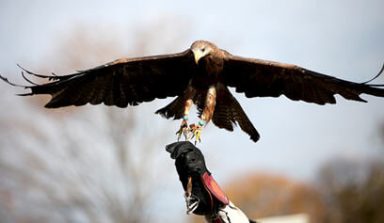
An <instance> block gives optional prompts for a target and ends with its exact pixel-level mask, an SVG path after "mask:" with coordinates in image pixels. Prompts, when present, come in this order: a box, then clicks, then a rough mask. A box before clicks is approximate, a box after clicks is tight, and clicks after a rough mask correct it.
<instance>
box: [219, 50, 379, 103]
mask: <svg viewBox="0 0 384 223" xmlns="http://www.w3.org/2000/svg"><path fill="white" fill-rule="evenodd" d="M225 59H226V60H225V65H224V70H223V75H222V78H223V82H224V83H225V84H226V85H228V86H230V87H235V89H236V91H237V92H242V93H245V95H246V97H249V98H252V97H268V96H270V97H279V96H280V95H285V96H286V97H288V98H289V99H291V100H302V101H305V102H311V103H317V104H321V105H322V104H327V103H331V104H334V103H336V99H335V97H334V95H336V94H339V95H341V96H343V97H344V98H346V99H349V100H355V101H363V102H365V100H364V99H362V98H361V97H360V96H359V95H360V94H363V93H365V94H370V95H374V96H379V97H384V89H383V88H380V87H377V86H375V85H370V84H367V83H353V82H350V81H345V80H341V79H338V78H335V77H332V76H329V75H325V74H321V73H318V72H314V71H311V70H308V69H304V68H302V67H299V66H296V65H292V64H284V63H278V62H273V61H267V60H259V59H249V58H243V57H238V56H233V55H231V54H229V53H226V58H225ZM381 72H382V71H381Z"/></svg>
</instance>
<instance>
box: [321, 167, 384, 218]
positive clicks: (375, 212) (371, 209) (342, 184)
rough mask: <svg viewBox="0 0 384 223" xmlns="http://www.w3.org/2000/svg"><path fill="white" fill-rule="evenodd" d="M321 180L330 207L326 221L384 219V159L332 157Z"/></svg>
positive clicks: (323, 169) (324, 169)
mask: <svg viewBox="0 0 384 223" xmlns="http://www.w3.org/2000/svg"><path fill="white" fill-rule="evenodd" d="M319 182H320V183H319V184H320V188H321V189H322V192H323V194H324V196H325V198H326V201H327V206H328V207H329V208H328V212H329V213H328V219H327V222H332V223H344V222H348V223H354V222H356V223H357V222H369V223H379V222H384V212H383V210H384V162H383V160H368V161H367V160H361V159H355V160H351V159H349V160H348V159H335V160H331V161H329V162H328V163H326V164H325V165H324V167H323V168H322V169H321V171H320V174H319Z"/></svg>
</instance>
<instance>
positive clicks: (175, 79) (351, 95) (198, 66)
mask: <svg viewBox="0 0 384 223" xmlns="http://www.w3.org/2000/svg"><path fill="white" fill-rule="evenodd" d="M24 71H26V70H24ZM382 71H383V69H382V70H381V71H380V73H381V72H382ZM26 72H27V73H28V74H31V75H35V76H37V77H40V78H46V79H48V83H44V84H35V85H32V86H23V87H25V88H27V89H30V90H31V92H29V93H26V94H23V95H35V94H49V95H51V96H52V98H51V100H50V101H49V102H48V103H47V104H46V105H45V107H47V108H59V107H63V106H69V105H76V106H80V105H85V104H87V103H90V104H100V103H104V104H105V105H115V106H118V107H127V106H128V105H138V104H139V103H141V102H149V101H152V100H154V99H156V98H166V97H176V98H175V99H174V100H173V101H172V102H171V103H169V104H168V105H166V106H165V107H163V108H161V109H159V110H158V111H157V112H156V113H157V114H160V115H162V116H163V117H166V118H174V119H182V123H181V126H180V129H179V131H178V134H179V137H180V135H182V134H184V135H188V133H189V132H192V133H193V136H194V137H196V140H200V134H201V130H202V128H203V127H204V126H205V125H206V124H207V123H209V122H210V121H211V120H212V122H213V123H214V124H215V125H216V126H217V127H219V128H224V129H227V130H229V131H232V130H233V127H234V125H236V124H237V125H239V126H240V128H241V129H242V130H243V131H244V132H246V133H247V134H248V135H249V136H250V138H251V139H252V140H253V141H254V142H256V141H257V140H258V139H259V133H258V132H257V130H256V128H255V127H254V126H253V124H252V123H251V122H250V120H249V118H248V117H247V115H246V114H245V112H244V110H243V109H242V107H241V106H240V104H239V103H238V102H237V100H236V99H235V97H234V96H233V95H232V94H231V93H230V91H229V90H228V87H233V88H235V90H236V92H240V93H244V94H245V96H246V97H248V98H253V97H268V96H269V97H278V96H280V95H285V96H286V97H288V98H289V99H292V100H302V101H305V102H311V103H316V104H320V105H323V104H327V103H331V104H333V103H336V99H335V97H334V96H335V95H336V94H339V95H341V96H342V97H344V98H346V99H350V100H355V101H365V100H363V99H362V98H361V97H360V95H361V94H368V95H374V96H378V97H384V89H383V88H382V86H379V85H371V84H368V83H354V82H350V81H345V80H341V79H338V78H335V77H332V76H328V75H325V74H321V73H317V72H314V71H311V70H308V69H304V68H302V67H299V66H296V65H291V64H284V63H278V62H272V61H266V60H260V59H250V58H243V57H239V56H234V55H231V54H230V53H228V52H227V51H225V50H222V49H220V48H218V47H217V46H216V45H214V44H213V43H211V42H208V41H202V40H199V41H195V42H194V43H193V44H192V46H191V47H190V48H189V49H188V50H186V51H184V52H181V53H176V54H167V55H160V56H149V57H140V58H122V59H118V60H115V61H113V62H111V63H107V64H104V65H101V66H98V67H95V68H93V69H89V70H84V71H80V72H77V73H74V74H70V75H65V76H56V75H50V76H45V75H39V74H34V73H32V72H29V71H26ZM23 76H24V74H23ZM0 78H1V79H3V80H4V81H6V82H8V83H10V84H13V83H11V82H9V81H8V80H7V79H6V78H5V77H2V76H0ZM13 85H15V84H13ZM18 86H19V85H18ZM193 104H195V105H196V106H197V109H198V111H199V117H200V121H199V122H198V123H197V124H192V125H190V126H188V115H189V110H190V108H191V106H192V105H193ZM186 137H187V136H186Z"/></svg>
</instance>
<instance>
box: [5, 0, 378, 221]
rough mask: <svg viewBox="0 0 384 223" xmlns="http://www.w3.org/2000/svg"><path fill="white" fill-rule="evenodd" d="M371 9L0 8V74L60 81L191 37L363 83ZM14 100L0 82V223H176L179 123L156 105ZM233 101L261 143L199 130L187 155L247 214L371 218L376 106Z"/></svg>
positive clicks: (371, 66)
mask: <svg viewBox="0 0 384 223" xmlns="http://www.w3.org/2000/svg"><path fill="white" fill-rule="evenodd" d="M383 8H384V2H383V1H381V0H353V1H350V0H349V1H347V0H338V1H335V0H323V1H316V0H294V1H283V0H270V1H251V0H249V1H246V0H239V1H236V3H232V2H223V1H199V0H198V1H188V2H184V3H182V2H179V1H167V0H165V1H95V0H93V1H74V0H67V1H48V0H47V1H43V0H34V1H29V0H16V1H14V0H2V1H0V33H1V35H0V72H1V74H2V75H4V76H6V77H8V78H9V79H10V80H11V81H13V82H17V83H24V82H23V80H22V78H21V75H20V69H18V68H17V66H16V64H21V65H22V66H24V67H25V68H27V69H29V70H32V71H34V72H37V73H44V74H49V73H50V72H54V73H56V74H58V75H60V74H67V73H72V72H74V71H75V70H81V69H88V68H91V67H94V66H97V65H100V64H103V63H106V62H109V61H112V60H114V59H116V58H119V57H134V56H143V55H152V54H163V53H174V52H179V51H182V50H185V49H187V48H188V47H189V46H190V44H191V43H192V42H193V41H194V40H197V39H206V40H210V41H212V42H214V43H216V44H217V45H218V46H219V47H221V48H223V49H226V50H228V51H229V52H231V53H233V54H236V55H241V56H246V57H256V58H263V59H269V60H275V61H281V62H286V63H293V64H297V65H300V66H303V67H306V68H308V69H311V70H316V71H319V72H322V73H326V74H330V75H334V76H337V77H339V78H343V79H347V80H351V81H355V82H363V81H366V80H368V79H370V78H371V77H373V76H374V75H375V74H376V73H377V72H378V70H379V69H380V66H381V65H382V63H383V59H384V54H383V52H384V42H383V40H384V15H383V10H382V9H383ZM376 82H377V83H384V79H383V77H380V78H378V79H377V80H376ZM22 92H24V91H23V89H16V88H12V87H10V86H8V85H6V84H5V83H0V93H1V94H0V106H1V107H0V222H151V221H152V222H188V221H191V219H192V218H190V217H187V216H186V215H185V206H184V200H183V191H182V187H181V184H180V182H179V181H178V177H177V174H176V171H175V169H174V165H173V160H171V159H170V158H169V155H168V154H167V153H166V152H165V150H164V146H165V145H166V144H168V143H171V142H173V141H175V139H176V137H175V135H174V132H175V131H176V130H177V128H178V126H179V124H180V123H179V121H170V120H165V119H163V118H161V117H160V116H158V115H154V111H156V110H157V109H158V108H160V107H162V106H163V105H164V104H166V103H167V102H168V101H169V100H170V99H165V100H157V101H155V102H153V103H149V104H141V105H140V106H138V107H129V108H127V109H118V108H112V107H106V106H101V105H100V106H90V105H88V106H83V107H76V108H75V107H69V108H65V109H56V110H47V109H44V108H43V105H44V103H45V102H47V100H48V99H49V98H47V97H45V96H41V97H16V96H15V94H16V93H22ZM235 96H236V97H237V99H238V100H239V102H240V103H241V105H242V106H243V108H244V110H245V111H246V113H247V114H248V116H249V118H250V119H251V121H252V122H253V123H254V125H255V127H256V128H257V129H258V130H259V132H260V133H261V140H260V141H259V142H258V143H256V144H255V143H253V142H252V141H251V140H249V139H248V136H247V135H245V134H244V133H243V132H241V130H240V129H239V128H237V129H235V131H234V132H232V133H230V132H226V131H224V130H220V129H217V128H216V127H214V126H213V125H212V124H210V125H208V126H207V128H206V129H205V130H204V133H203V142H202V143H201V144H199V145H198V146H199V147H200V148H201V149H202V150H203V151H204V154H205V155H206V159H207V163H208V167H209V169H210V170H211V172H213V174H214V176H215V178H216V180H217V181H218V182H219V183H220V184H221V185H222V186H223V187H224V188H225V189H226V190H227V192H228V194H229V196H230V198H231V199H232V200H233V201H234V202H235V203H236V204H238V206H240V207H241V208H242V209H244V211H245V212H246V213H247V214H248V215H249V216H250V217H252V218H259V217H265V216H275V215H284V214H295V213H306V214H308V215H309V216H310V219H311V222H384V214H383V212H382V210H383V208H384V200H383V198H384V164H383V162H384V155H383V152H384V150H383V145H384V112H383V108H384V100H383V99H380V98H374V97H370V96H363V97H364V98H365V99H367V100H368V101H369V103H357V102H349V101H345V100H339V101H338V104H337V105H326V106H318V105H313V104H305V103H302V102H292V101H289V100H287V99H286V98H285V97H280V98H277V99H275V98H273V99H272V98H256V99H252V100H250V99H245V97H244V96H243V95H240V94H236V95H235ZM338 99H341V98H338ZM197 221H199V222H201V221H202V219H201V218H199V219H198V220H197Z"/></svg>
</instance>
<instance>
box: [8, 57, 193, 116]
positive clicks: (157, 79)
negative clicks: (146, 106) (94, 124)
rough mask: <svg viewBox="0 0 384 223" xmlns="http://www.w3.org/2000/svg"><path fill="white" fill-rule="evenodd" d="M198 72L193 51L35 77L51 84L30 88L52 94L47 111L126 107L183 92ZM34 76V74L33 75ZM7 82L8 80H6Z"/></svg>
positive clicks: (32, 90)
mask: <svg viewBox="0 0 384 223" xmlns="http://www.w3.org/2000/svg"><path fill="white" fill-rule="evenodd" d="M193 72H194V63H193V55H192V53H191V52H190V50H186V51H184V52H181V53H178V54H169V55H161V56H151V57H142V58H132V59H129V58H123V59H118V60H116V61H113V62H111V63H107V64H105V65H102V66H99V67H96V68H93V69H89V70H84V71H80V72H78V73H75V74H71V75H65V76H44V75H37V74H35V76H37V77H40V78H47V79H48V80H50V82H48V83H45V84H41V85H35V86H28V87H26V88H28V89H30V90H31V93H27V94H24V95H34V94H50V95H52V98H51V100H50V101H49V102H48V104H46V105H45V107H47V108H58V107H63V106H69V105H76V106H78V105H84V104H86V103H91V104H100V103H104V104H106V105H116V106H118V107H126V106H128V104H129V105H137V104H138V103H140V102H147V101H152V100H154V99H155V98H165V97H169V96H176V95H179V94H181V93H182V92H183V90H184V89H185V87H186V85H187V84H188V82H189V80H190V78H191V77H192V75H193ZM29 73H30V74H33V73H31V72H29ZM3 79H4V78H3Z"/></svg>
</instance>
